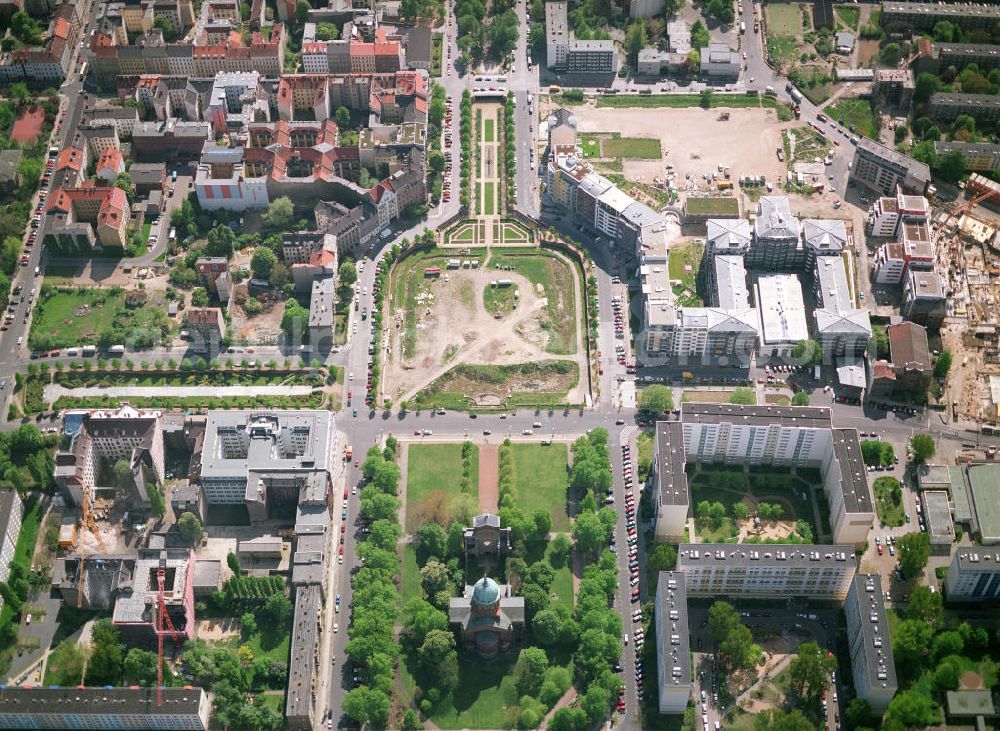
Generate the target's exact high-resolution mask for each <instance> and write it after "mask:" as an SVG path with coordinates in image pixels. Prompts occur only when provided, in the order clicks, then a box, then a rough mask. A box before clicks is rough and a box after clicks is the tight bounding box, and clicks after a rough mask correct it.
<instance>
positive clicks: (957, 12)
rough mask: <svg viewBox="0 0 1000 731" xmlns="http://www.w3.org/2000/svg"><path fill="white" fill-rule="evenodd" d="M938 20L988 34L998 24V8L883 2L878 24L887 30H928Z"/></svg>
mask: <svg viewBox="0 0 1000 731" xmlns="http://www.w3.org/2000/svg"><path fill="white" fill-rule="evenodd" d="M942 20H946V21H948V22H949V23H953V24H954V25H957V26H958V27H960V28H964V29H966V30H973V29H976V28H982V29H984V30H986V31H990V30H992V29H993V27H994V26H995V25H996V24H997V23H1000V7H998V6H997V5H994V4H992V3H971V2H970V3H924V2H902V1H899V0H892V1H889V0H886V1H885V2H883V3H882V25H883V27H885V28H887V29H890V30H893V31H895V30H900V31H903V30H927V31H929V30H931V29H933V28H934V26H935V24H937V23H939V22H940V21H942Z"/></svg>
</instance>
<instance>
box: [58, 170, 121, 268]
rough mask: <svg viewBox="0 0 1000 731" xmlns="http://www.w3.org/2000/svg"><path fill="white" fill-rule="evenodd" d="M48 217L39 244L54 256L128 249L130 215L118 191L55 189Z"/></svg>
mask: <svg viewBox="0 0 1000 731" xmlns="http://www.w3.org/2000/svg"><path fill="white" fill-rule="evenodd" d="M48 213H49V215H48V216H46V218H45V229H44V231H43V240H44V241H45V242H46V246H51V247H52V248H53V249H54V250H55V251H57V252H81V251H87V250H89V249H92V248H94V246H95V245H98V244H99V245H100V247H101V248H109V249H124V248H125V247H126V246H127V245H128V240H129V221H130V219H131V214H130V211H129V205H128V198H127V197H126V195H125V191H124V190H122V189H121V188H108V187H101V188H99V187H96V186H93V185H89V186H81V187H76V188H59V189H58V190H57V191H56V192H55V193H54V194H53V195H52V197H50V198H49V201H48Z"/></svg>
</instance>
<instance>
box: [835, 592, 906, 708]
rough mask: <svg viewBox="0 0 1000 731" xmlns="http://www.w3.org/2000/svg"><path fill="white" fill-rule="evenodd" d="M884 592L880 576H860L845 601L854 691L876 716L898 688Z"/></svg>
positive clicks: (886, 705)
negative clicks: (866, 702)
mask: <svg viewBox="0 0 1000 731" xmlns="http://www.w3.org/2000/svg"><path fill="white" fill-rule="evenodd" d="M882 591H883V589H882V577H881V576H879V575H878V574H858V575H856V576H855V577H854V579H853V580H852V581H851V588H850V590H849V591H848V592H847V599H846V600H845V601H844V616H845V617H846V618H847V644H848V646H849V647H850V652H851V672H852V674H853V676H854V690H855V691H856V692H857V694H858V697H859V698H863V699H865V700H866V701H868V703H869V704H870V705H871V707H872V711H873V712H875V713H876V714H881V713H882V712H884V711H885V709H886V708H887V707H888V705H889V702H890V701H891V700H892V697H893V696H894V695H895V694H896V690H897V688H898V683H897V681H896V665H895V663H894V662H893V659H892V639H891V638H890V637H889V622H888V620H887V618H886V612H885V600H884V598H883V594H882Z"/></svg>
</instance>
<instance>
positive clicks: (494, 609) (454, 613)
mask: <svg viewBox="0 0 1000 731" xmlns="http://www.w3.org/2000/svg"><path fill="white" fill-rule="evenodd" d="M448 622H449V623H450V624H451V625H452V627H454V628H455V630H456V631H457V632H458V635H459V640H460V642H461V643H462V645H463V646H464V647H465V648H466V649H467V650H471V651H474V652H476V653H477V654H478V655H479V656H480V657H482V658H484V659H487V660H488V659H491V658H494V657H496V656H497V655H499V654H500V653H501V652H503V651H505V650H506V649H508V648H509V647H510V646H511V645H512V644H513V643H515V642H516V641H517V640H518V639H519V638H520V637H521V634H522V633H523V631H524V597H519V596H512V595H511V590H510V585H509V584H503V585H500V584H498V583H497V582H495V581H494V580H493V579H491V578H490V577H489V576H484V577H483V578H481V579H480V580H479V581H477V582H476V583H475V584H472V585H471V586H466V587H465V594H464V596H460V597H454V598H453V599H452V600H451V602H450V603H449V605H448Z"/></svg>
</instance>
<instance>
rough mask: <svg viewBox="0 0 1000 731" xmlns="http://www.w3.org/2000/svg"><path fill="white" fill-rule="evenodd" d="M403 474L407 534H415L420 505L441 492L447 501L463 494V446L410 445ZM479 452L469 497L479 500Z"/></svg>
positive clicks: (474, 461) (454, 444) (474, 464)
mask: <svg viewBox="0 0 1000 731" xmlns="http://www.w3.org/2000/svg"><path fill="white" fill-rule="evenodd" d="M407 460H408V465H407V471H406V531H407V533H415V532H416V530H417V529H418V528H419V527H420V522H419V520H418V516H419V508H420V503H421V501H423V500H424V499H426V498H427V497H428V496H430V495H431V494H432V493H438V492H443V493H444V494H445V496H446V497H447V498H448V499H449V500H450V499H451V498H455V497H458V496H459V495H461V494H462V487H461V480H462V445H461V444H460V443H458V442H455V443H452V444H413V445H410V448H409V454H408V457H407ZM478 464H479V463H478V451H475V453H474V458H473V469H472V473H471V474H472V496H473V497H475V498H478V496H479V485H478V477H479V469H478Z"/></svg>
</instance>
